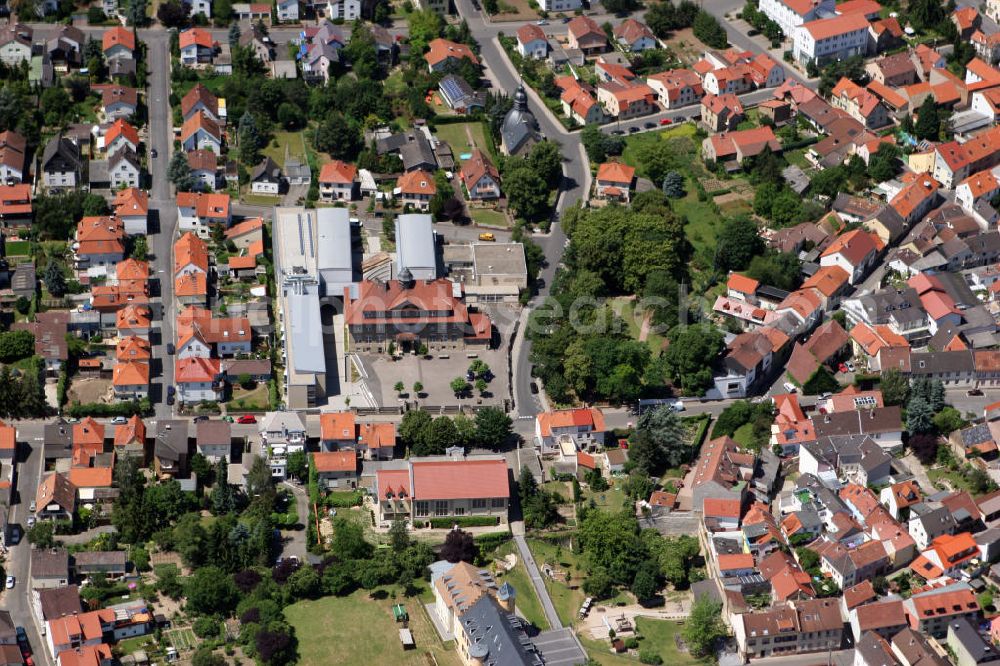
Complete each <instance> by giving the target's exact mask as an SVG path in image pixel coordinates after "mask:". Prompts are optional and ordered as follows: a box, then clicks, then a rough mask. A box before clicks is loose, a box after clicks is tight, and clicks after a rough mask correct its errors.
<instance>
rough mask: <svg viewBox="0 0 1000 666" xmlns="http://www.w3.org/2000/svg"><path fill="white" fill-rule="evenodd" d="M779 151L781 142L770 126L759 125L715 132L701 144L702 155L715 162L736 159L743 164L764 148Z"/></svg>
mask: <svg viewBox="0 0 1000 666" xmlns="http://www.w3.org/2000/svg"><path fill="white" fill-rule="evenodd" d="M765 148H767V149H770V150H771V152H779V151H780V150H781V143H780V142H779V141H778V138H777V137H776V136H775V135H774V130H773V129H771V128H770V127H767V126H764V127H757V128H754V129H747V130H736V131H733V132H723V133H721V134H714V135H712V136H710V137H708V138H706V139H705V140H704V141H703V142H702V144H701V152H702V156H703V157H704V158H705V159H706V160H710V161H715V162H720V161H721V162H730V161H735V162H736V164H742V163H743V160H745V159H747V158H749V157H756V156H757V155H759V154H761V153H762V152H763V151H764V149H765Z"/></svg>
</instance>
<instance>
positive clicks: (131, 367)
mask: <svg viewBox="0 0 1000 666" xmlns="http://www.w3.org/2000/svg"><path fill="white" fill-rule="evenodd" d="M111 384H112V386H113V387H114V393H115V398H117V399H118V400H122V401H128V400H141V399H143V398H146V397H149V364H148V363H139V362H137V361H124V362H119V363H116V364H115V368H114V372H113V375H112V381H111Z"/></svg>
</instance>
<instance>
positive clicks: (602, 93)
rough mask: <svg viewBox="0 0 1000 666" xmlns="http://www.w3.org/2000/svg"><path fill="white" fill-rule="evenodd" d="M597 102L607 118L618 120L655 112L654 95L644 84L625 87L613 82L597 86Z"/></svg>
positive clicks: (632, 83)
mask: <svg viewBox="0 0 1000 666" xmlns="http://www.w3.org/2000/svg"><path fill="white" fill-rule="evenodd" d="M597 101H598V102H600V103H601V105H603V106H604V110H605V112H606V113H607V114H608V115H609V116H611V117H614V118H618V119H620V120H625V119H627V118H635V117H636V116H643V115H646V114H649V113H653V112H655V111H656V110H657V107H656V93H654V92H653V89H652V88H650V87H649V86H647V85H646V84H645V83H639V82H636V81H633V82H631V83H629V84H626V85H623V84H621V83H617V82H614V81H612V82H607V83H601V84H599V85H598V86H597Z"/></svg>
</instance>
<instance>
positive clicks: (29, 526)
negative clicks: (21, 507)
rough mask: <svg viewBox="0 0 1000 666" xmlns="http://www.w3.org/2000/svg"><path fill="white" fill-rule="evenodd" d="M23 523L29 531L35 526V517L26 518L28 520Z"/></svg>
mask: <svg viewBox="0 0 1000 666" xmlns="http://www.w3.org/2000/svg"><path fill="white" fill-rule="evenodd" d="M25 522H27V524H28V529H29V530H30V529H31V528H32V527H34V526H35V517H34V516H28V520H27V521H25Z"/></svg>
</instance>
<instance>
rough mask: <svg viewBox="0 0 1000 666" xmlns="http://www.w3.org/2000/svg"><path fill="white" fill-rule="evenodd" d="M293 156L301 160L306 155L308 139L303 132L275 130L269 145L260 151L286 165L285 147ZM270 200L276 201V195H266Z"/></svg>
mask: <svg viewBox="0 0 1000 666" xmlns="http://www.w3.org/2000/svg"><path fill="white" fill-rule="evenodd" d="M286 147H287V148H288V154H289V156H291V157H298V158H299V159H300V160H301V159H303V158H304V157H305V155H306V140H305V134H304V133H303V132H275V133H274V136H273V137H272V138H271V141H270V142H269V143H268V144H267V146H266V147H265V148H264V149H263V150H262V151H260V152H261V153H262V154H263V155H264V156H266V157H270V158H271V159H272V160H274V161H275V162H277V164H278V166H280V167H284V166H285V148H286ZM264 198H265V199H268V200H269V201H270V202H272V203H273V202H274V197H264Z"/></svg>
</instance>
